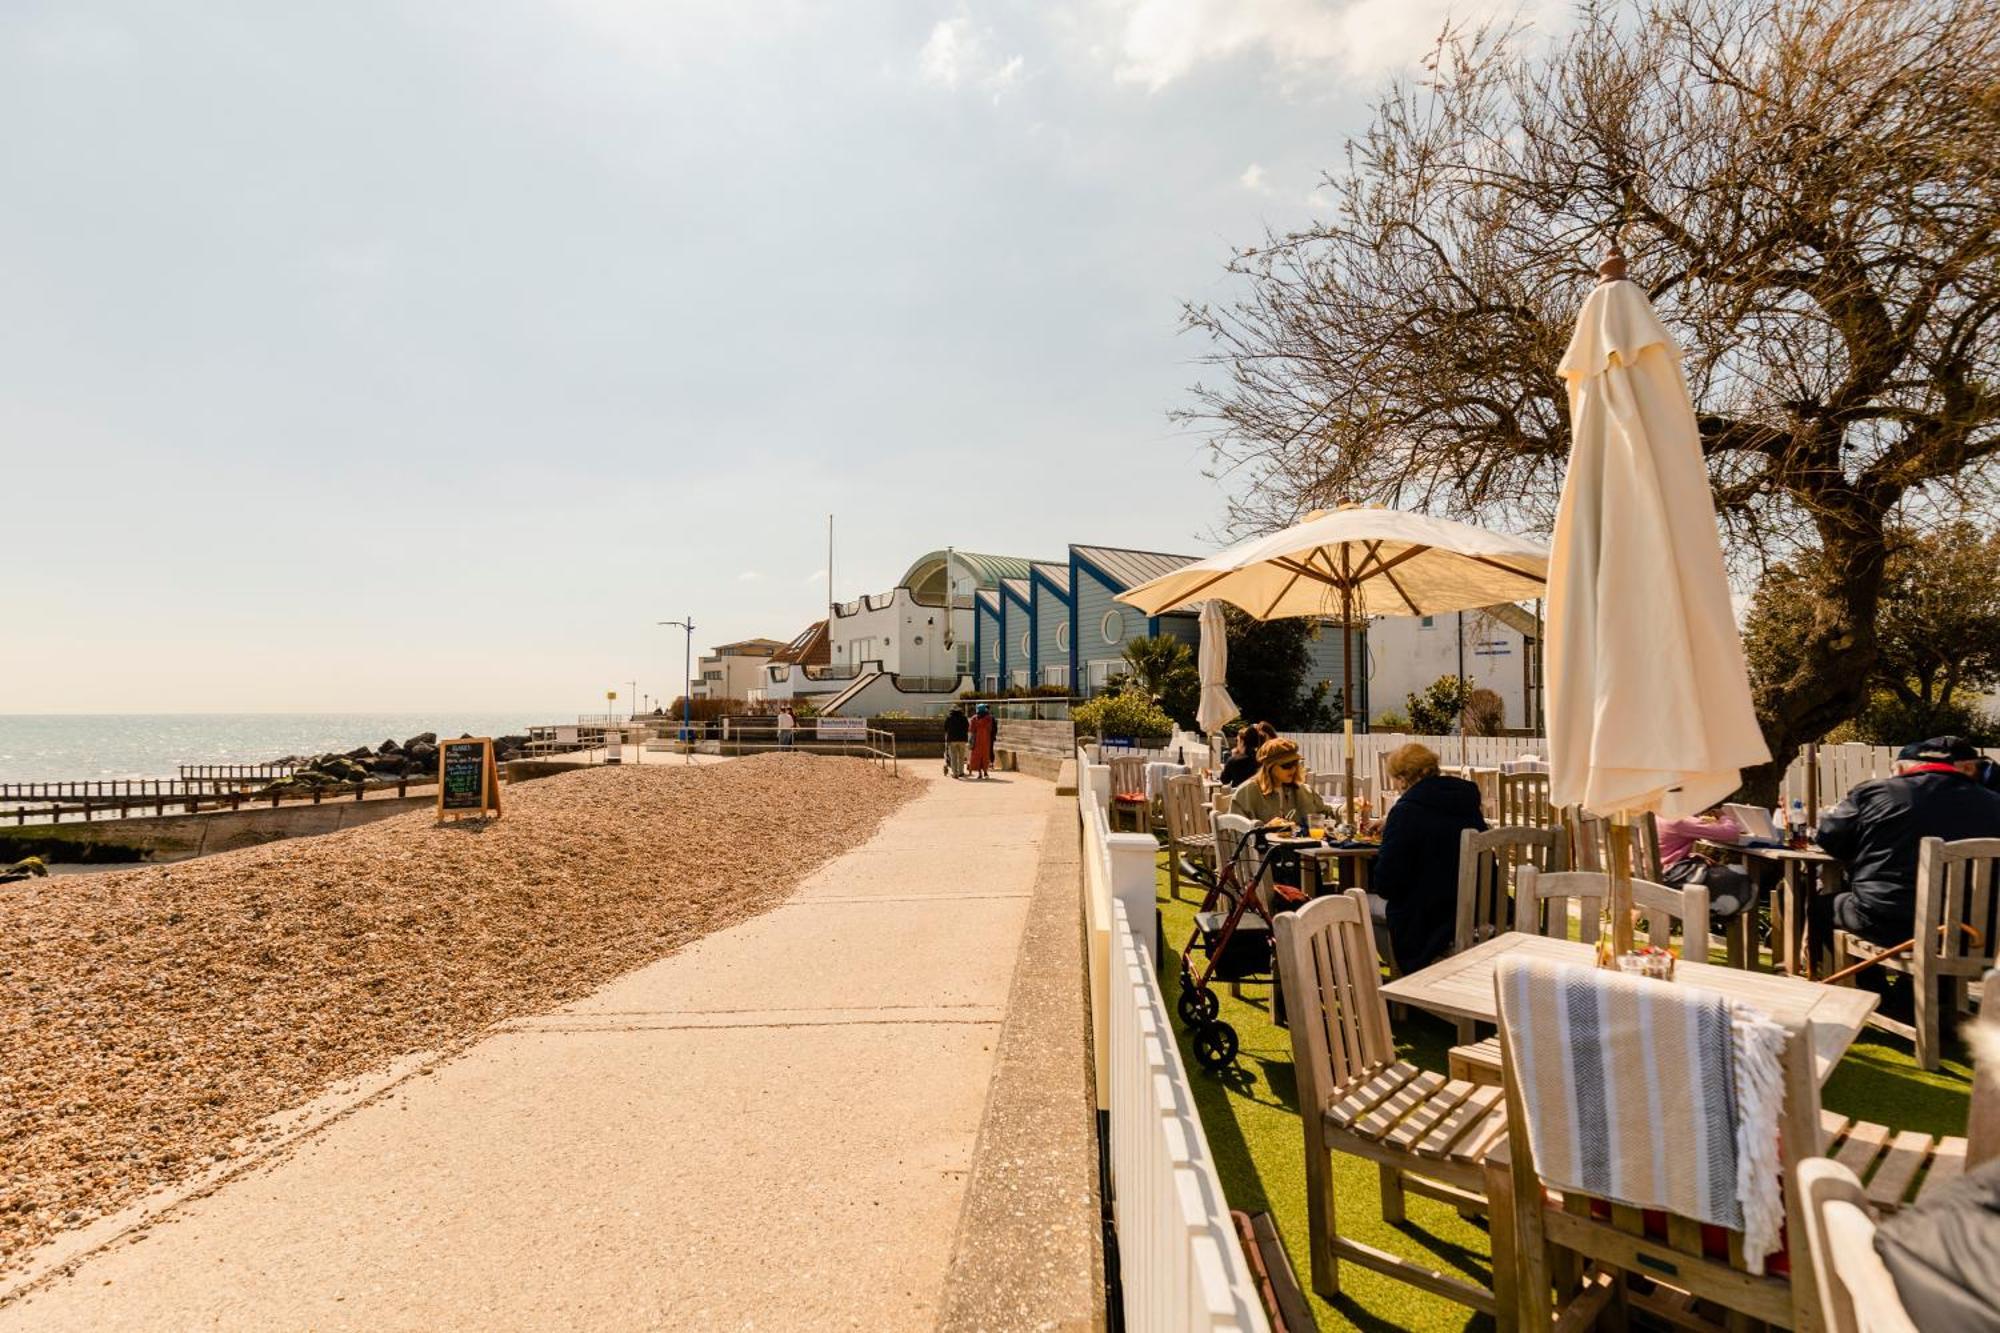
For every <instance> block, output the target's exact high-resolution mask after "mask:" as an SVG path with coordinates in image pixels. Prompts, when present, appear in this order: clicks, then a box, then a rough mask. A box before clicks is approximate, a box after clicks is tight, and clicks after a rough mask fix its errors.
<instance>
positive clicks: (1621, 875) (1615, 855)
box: [1609, 810, 1701, 967]
mask: <svg viewBox="0 0 2000 1333" xmlns="http://www.w3.org/2000/svg"><path fill="white" fill-rule="evenodd" d="M1609 832H1610V842H1611V849H1610V850H1611V893H1610V900H1611V956H1612V958H1613V960H1614V961H1613V963H1612V966H1613V967H1616V966H1617V962H1616V961H1615V960H1617V959H1619V958H1623V957H1624V956H1625V955H1626V954H1628V953H1631V952H1632V816H1631V814H1630V813H1628V812H1626V811H1623V810H1621V811H1619V812H1618V813H1617V814H1615V815H1613V816H1612V817H1611V828H1610V830H1609ZM1695 961H1697V962H1699V961H1701V960H1700V959H1696V960H1695Z"/></svg>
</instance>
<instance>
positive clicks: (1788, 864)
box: [1695, 838, 1847, 977]
mask: <svg viewBox="0 0 2000 1333" xmlns="http://www.w3.org/2000/svg"><path fill="white" fill-rule="evenodd" d="M1695 850H1696V851H1698V852H1702V853H1704V854H1707V855H1712V856H1739V857H1742V858H1743V860H1744V862H1745V863H1746V868H1747V865H1748V863H1749V862H1752V861H1763V862H1765V863H1767V864H1771V865H1775V866H1777V867H1778V888H1777V892H1776V893H1775V894H1774V895H1773V897H1772V899H1771V956H1772V959H1773V961H1774V962H1775V963H1776V964H1777V966H1778V967H1779V969H1780V970H1781V971H1783V972H1784V974H1785V975H1786V976H1789V977H1809V976H1811V975H1812V973H1813V967H1812V962H1813V960H1812V959H1811V957H1809V956H1808V954H1807V952H1806V944H1805V937H1806V904H1807V902H1808V901H1810V900H1811V898H1812V896H1813V895H1814V894H1815V893H1838V892H1839V891H1840V886H1841V885H1842V884H1843V883H1845V882H1846V879H1847V867H1846V865H1845V864H1843V863H1842V862H1841V861H1840V860H1839V859H1838V858H1837V857H1832V856H1828V855H1827V854H1826V853H1825V852H1823V851H1821V850H1820V849H1819V848H1817V847H1744V846H1741V845H1739V844H1737V843H1733V842H1717V841H1715V840H1713V839H1710V838H1698V839H1696V840H1695ZM1752 943H1753V947H1754V943H1755V942H1754V941H1753V942H1752ZM1752 961H1753V962H1754V961H1755V960H1754V959H1753V960H1752Z"/></svg>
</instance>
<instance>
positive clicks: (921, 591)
mask: <svg viewBox="0 0 2000 1333" xmlns="http://www.w3.org/2000/svg"><path fill="white" fill-rule="evenodd" d="M1032 563H1033V562H1032V561H1029V560H1023V559H1020V558H1018V557H1015V556H1004V555H981V554H979V553H978V552H976V551H950V550H947V551H932V552H930V553H928V554H926V555H922V556H919V557H918V558H917V561H916V563H915V564H913V565H911V566H910V567H909V569H908V570H906V571H905V572H904V574H903V577H902V578H900V579H898V580H897V581H896V586H895V587H893V588H891V589H890V590H889V591H888V592H885V593H882V594H880V595H878V596H871V597H862V598H859V599H858V600H856V601H852V602H843V603H841V604H840V605H839V606H836V607H834V609H833V616H832V619H831V620H830V622H829V623H828V625H827V641H828V645H829V650H830V652H831V664H832V666H833V668H834V669H835V670H836V671H846V672H848V673H849V674H851V675H855V676H859V675H861V674H863V673H865V672H868V671H872V670H877V669H879V670H881V671H884V672H886V673H888V674H889V675H892V676H900V677H902V678H903V681H904V683H905V685H906V686H909V687H912V688H914V685H915V683H916V682H919V681H928V682H933V683H935V685H936V688H937V689H938V690H944V691H948V690H951V689H952V688H953V687H954V686H955V685H956V683H957V681H958V679H959V677H961V676H970V675H971V674H972V667H973V660H972V647H973V644H972V640H973V610H972V607H973V598H974V596H975V595H976V594H977V593H978V592H979V590H980V589H982V588H994V587H997V586H998V585H999V584H1000V582H1001V581H1002V580H1003V579H1025V578H1027V577H1028V567H1029V566H1030V565H1031V564H1032ZM947 585H948V586H949V588H950V597H949V608H948V609H947V598H946V587H947Z"/></svg>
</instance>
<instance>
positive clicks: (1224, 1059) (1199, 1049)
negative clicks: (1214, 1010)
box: [1194, 1023, 1236, 1074]
mask: <svg viewBox="0 0 2000 1333" xmlns="http://www.w3.org/2000/svg"><path fill="white" fill-rule="evenodd" d="M1194 1058H1195V1061H1196V1063H1198V1064H1199V1065H1200V1066H1201V1067H1202V1068H1203V1069H1206V1070H1207V1071H1208V1072H1209V1073H1211V1074H1215V1073H1220V1072H1221V1071H1222V1070H1224V1069H1227V1068H1228V1067H1229V1066H1230V1065H1231V1064H1232V1063H1234V1062H1235V1060H1236V1029H1235V1028H1233V1027H1231V1026H1229V1024H1227V1023H1206V1024H1204V1025H1202V1027H1201V1028H1200V1030H1199V1031H1197V1032H1196V1033H1195V1034H1194Z"/></svg>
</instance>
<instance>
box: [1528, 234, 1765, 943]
mask: <svg viewBox="0 0 2000 1333" xmlns="http://www.w3.org/2000/svg"><path fill="white" fill-rule="evenodd" d="M1598 272H1599V273H1600V274H1601V275H1602V281H1600V282H1599V283H1598V285H1597V288H1596V290H1594V291H1592V292H1591V294H1590V296H1589V298H1588V299H1587V300H1586V301H1585V302H1584V305H1583V311H1582V314H1581V315H1580V316H1579V317H1578V319H1577V326H1576V333H1575V336H1574V337H1572V338H1571V340H1570V344H1569V350H1568V351H1567V352H1565V353H1564V354H1563V359H1562V363H1561V366H1560V367H1559V369H1560V373H1561V374H1562V377H1563V378H1564V379H1565V380H1566V381H1567V382H1568V385H1569V407H1570V429H1571V431H1572V432H1573V439H1572V441H1571V446H1570V458H1569V471H1568V473H1567V474H1566V475H1565V477H1564V479H1563V493H1562V501H1561V504H1560V506H1559V507H1558V509H1557V511H1556V528H1555V539H1554V541H1553V542H1552V544H1551V551H1550V560H1549V591H1548V630H1547V653H1548V656H1547V684H1548V739H1549V796H1550V799H1551V801H1552V802H1554V803H1555V804H1556V805H1559V806H1563V805H1576V806H1582V807H1583V808H1584V809H1586V810H1590V811H1592V812H1594V813H1597V814H1602V815H1614V816H1619V817H1620V820H1619V821H1618V822H1619V823H1620V824H1622V823H1623V822H1624V820H1625V819H1626V818H1629V816H1630V815H1632V814H1636V813H1639V812H1641V811H1647V810H1651V811H1657V812H1658V813H1660V814H1663V815H1669V816H1672V815H1680V814H1689V813H1694V812H1698V811H1701V810H1705V809H1707V808H1708V807H1710V806H1711V805H1713V804H1715V803H1716V802H1717V801H1720V800H1721V799H1723V798H1724V797H1726V796H1728V795H1729V794H1730V793H1731V792H1733V791H1734V790H1735V789H1736V788H1737V786H1738V785H1739V783H1740V782H1741V772H1740V770H1742V769H1744V768H1747V767H1750V766H1752V765H1755V764H1761V763H1764V762H1765V761H1767V760H1768V759H1769V758H1770V757H1771V756H1770V751H1769V749H1767V748H1766V746H1765V744H1764V737H1763V733H1762V732H1761V731H1760V730H1759V728H1758V726H1757V718H1756V714H1755V711H1754V710H1753V709H1752V707H1751V704H1750V680H1749V674H1748V672H1747V671H1746V669H1745V666H1744V660H1743V643H1742V639H1741V637H1740V636H1739V635H1738V633H1737V629H1736V615H1735V610H1734V607H1733V606H1732V604H1731V602H1730V597H1729V581H1728V578H1727V577H1726V575H1725V574H1724V572H1723V565H1722V544H1721V541H1720V539H1719V538H1718V537H1717V535H1716V524H1715V502H1714V500H1713V498H1712V497H1711V495H1710V492H1709V485H1708V471H1707V468H1706V467H1705V466H1704V465H1703V463H1702V454H1701V437H1700V432H1699V430H1698V429H1697V427H1696V425H1695V416H1694V407H1693V404H1692V403H1691V402H1690V400H1689V398H1688V391H1687V384H1686V381H1685V380H1683V379H1682V377H1681V365H1680V350H1679V349H1678V348H1677V347H1675V346H1674V342H1673V339H1672V338H1671V337H1670V336H1669V335H1668V333H1667V330H1666V328H1665V326H1663V325H1662V324H1661V323H1660V320H1659V317H1658V316H1657V315H1656V314H1654V312H1653V308H1652V306H1651V304H1650V303H1649V302H1648V301H1647V300H1646V296H1645V293H1644V292H1642V291H1640V290H1639V288H1638V287H1637V286H1635V285H1634V284H1632V283H1631V282H1628V281H1626V280H1625V260H1624V256H1623V255H1621V254H1619V253H1618V251H1617V249H1616V247H1615V246H1614V247H1613V249H1612V252H1611V255H1610V257H1609V258H1607V259H1606V260H1605V261H1604V263H1603V264H1602V265H1601V266H1600V267H1599V269H1598ZM1618 850H1619V852H1620V853H1621V854H1618V855H1614V856H1613V858H1612V860H1613V870H1614V873H1615V874H1617V875H1618V876H1619V877H1620V878H1622V877H1623V876H1624V875H1626V874H1629V862H1628V860H1627V857H1626V856H1624V855H1623V854H1622V852H1623V848H1622V847H1621V848H1619V849H1618ZM1613 922H1614V925H1618V926H1622V928H1623V929H1622V930H1621V931H1620V939H1619V941H1618V948H1619V949H1620V950H1621V951H1622V950H1623V949H1624V948H1625V947H1626V945H1627V940H1628V938H1629V933H1630V928H1631V923H1630V913H1629V912H1623V911H1620V912H1615V913H1614V917H1613Z"/></svg>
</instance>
